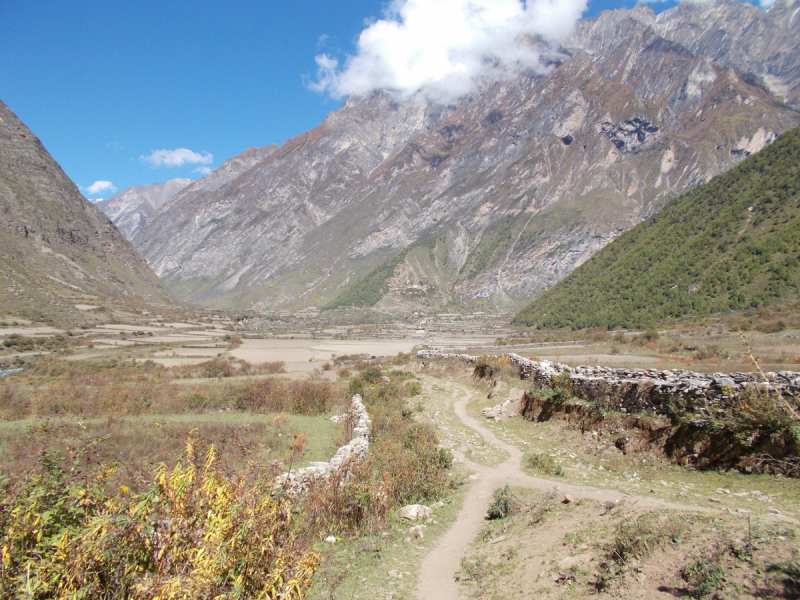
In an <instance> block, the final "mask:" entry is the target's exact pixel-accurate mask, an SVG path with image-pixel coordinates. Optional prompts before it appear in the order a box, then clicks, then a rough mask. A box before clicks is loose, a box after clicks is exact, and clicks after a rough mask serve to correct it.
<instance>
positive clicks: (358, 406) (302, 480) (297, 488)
mask: <svg viewBox="0 0 800 600" xmlns="http://www.w3.org/2000/svg"><path fill="white" fill-rule="evenodd" d="M342 418H344V419H346V420H348V421H349V422H350V423H352V424H353V438H352V439H351V440H350V441H349V442H348V443H347V444H345V445H344V446H342V447H340V448H339V449H338V450H337V451H336V454H334V455H333V458H331V460H330V462H312V463H311V464H310V465H309V466H307V467H303V468H302V469H295V470H294V471H289V472H288V473H285V474H283V475H281V476H280V477H279V480H278V483H279V485H280V486H281V487H287V486H288V487H289V489H290V490H291V491H293V492H301V491H303V490H305V489H307V488H308V485H309V484H310V483H311V482H312V481H314V480H316V479H326V478H328V477H330V476H331V475H333V474H335V473H341V472H345V471H346V469H347V468H349V467H352V466H353V465H354V464H357V463H359V462H361V461H362V460H364V457H365V456H366V455H367V450H368V449H369V426H370V424H371V423H372V421H371V420H370V418H369V414H368V413H367V408H366V407H365V406H364V402H363V399H362V398H361V395H360V394H355V395H354V396H353V398H352V400H351V401H350V409H349V410H348V412H347V413H346V414H345V415H342V417H337V418H336V419H335V420H337V421H338V420H342Z"/></svg>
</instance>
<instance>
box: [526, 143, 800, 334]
mask: <svg viewBox="0 0 800 600" xmlns="http://www.w3.org/2000/svg"><path fill="white" fill-rule="evenodd" d="M799 253H800V128H795V129H793V130H791V131H790V132H788V133H786V134H784V135H782V136H781V137H780V138H779V139H778V140H776V141H775V142H774V143H773V144H772V145H771V146H769V147H767V148H765V149H764V150H762V151H761V152H759V153H758V154H756V155H754V156H751V157H749V158H748V159H747V160H745V161H744V162H743V163H742V164H741V165H739V166H737V167H735V168H734V169H731V170H730V171H729V172H728V173H725V174H724V175H720V176H719V177H716V178H715V179H713V180H712V181H710V182H709V183H707V184H705V185H702V186H699V187H698V188H696V189H694V190H692V191H690V192H687V193H685V194H683V195H681V196H680V197H678V198H677V199H675V200H674V201H672V202H671V203H669V204H668V205H667V206H666V207H664V209H662V210H661V211H660V212H658V213H657V214H656V215H654V216H653V217H651V218H650V219H648V220H647V221H644V222H643V223H641V224H639V225H637V226H636V227H634V228H633V229H631V230H629V231H628V232H626V233H624V234H623V235H621V236H620V237H619V238H617V239H616V240H615V241H614V242H613V243H611V244H609V245H608V246H607V247H606V248H604V249H603V250H602V251H600V252H599V253H597V255H595V256H594V257H593V258H592V259H591V260H589V261H587V262H586V263H584V264H583V265H582V266H581V267H579V268H578V269H576V270H575V271H574V272H573V273H571V274H570V275H569V276H568V277H567V278H565V279H564V280H563V281H561V282H560V283H558V284H557V285H555V286H554V287H553V288H551V289H550V290H548V291H547V292H546V293H545V294H543V295H542V296H541V297H539V298H538V299H536V300H535V301H534V302H532V303H531V304H529V305H528V306H527V307H525V308H524V309H523V310H522V311H520V313H519V314H518V315H517V316H516V317H515V319H514V320H515V322H516V323H518V324H525V325H537V326H539V327H565V326H569V327H572V328H575V329H579V328H583V327H592V326H608V327H620V326H625V327H631V326H636V325H646V324H648V323H651V322H658V321H662V320H664V319H668V318H670V317H683V316H687V315H707V314H711V313H716V312H724V311H731V310H742V309H746V308H751V307H753V308H755V307H759V306H769V305H772V304H775V303H777V302H785V301H788V300H792V299H794V298H796V297H797V295H798V284H799V283H800V262H798V254H799Z"/></svg>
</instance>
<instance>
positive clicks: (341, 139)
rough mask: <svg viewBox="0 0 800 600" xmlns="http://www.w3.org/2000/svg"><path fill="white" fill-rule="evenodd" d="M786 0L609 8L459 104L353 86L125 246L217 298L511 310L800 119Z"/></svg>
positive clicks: (192, 289) (230, 304)
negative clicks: (540, 68) (305, 127)
mask: <svg viewBox="0 0 800 600" xmlns="http://www.w3.org/2000/svg"><path fill="white" fill-rule="evenodd" d="M795 5H796V2H787V1H780V2H777V3H776V4H775V5H774V6H773V7H772V9H770V10H769V11H767V12H765V11H762V10H760V9H757V8H755V7H753V6H751V5H749V4H742V3H738V2H735V1H733V0H715V1H713V2H708V3H703V4H690V3H683V4H681V5H679V6H678V7H675V8H673V9H669V10H667V11H665V12H663V13H661V14H660V15H658V17H656V16H655V14H654V13H653V11H652V10H651V9H649V8H646V7H643V6H639V7H636V8H635V9H632V10H616V11H609V12H604V13H601V14H600V15H599V16H598V17H596V18H593V19H586V20H584V21H580V22H579V23H578V25H577V28H576V30H575V31H574V32H573V34H572V35H571V36H570V37H569V38H568V39H566V40H563V41H562V43H561V44H560V45H559V44H554V43H552V42H547V41H545V40H541V39H537V40H534V39H530V40H528V42H527V43H529V44H532V45H534V47H536V48H537V50H538V51H539V52H540V54H541V56H542V62H543V64H547V65H548V66H547V68H546V70H545V71H544V72H542V73H536V72H525V73H523V74H521V75H519V76H517V77H515V78H511V79H504V80H501V81H497V82H487V83H486V85H485V86H484V87H483V88H482V89H481V90H480V91H479V92H476V93H474V94H473V95H472V96H469V97H467V98H465V99H463V100H462V101H461V102H459V103H458V104H457V105H441V104H437V103H435V102H433V101H431V100H429V99H427V98H426V97H425V96H424V95H423V94H417V95H415V96H414V97H411V98H408V99H402V98H398V97H396V96H394V95H392V94H390V93H387V92H376V93H374V94H371V95H367V96H362V97H350V98H348V99H347V100H346V101H345V103H344V105H343V106H342V107H341V108H340V109H338V110H336V111H334V112H332V113H330V114H329V115H328V117H327V118H326V119H325V120H324V121H323V123H322V124H320V125H319V126H318V127H316V128H314V129H312V130H310V131H308V132H306V133H303V134H301V135H299V136H297V137H295V138H293V139H291V140H288V141H287V142H285V143H284V144H283V145H282V146H281V147H280V148H275V147H272V148H271V149H270V151H268V152H265V154H264V155H263V156H259V157H257V160H253V161H251V162H246V163H245V164H244V165H243V166H242V169H241V170H240V171H230V172H229V177H227V178H223V179H224V182H222V183H220V184H219V185H212V186H209V187H208V188H203V185H204V184H203V181H204V179H208V178H213V177H215V173H216V172H214V173H212V174H211V175H209V176H208V177H207V178H204V179H201V180H199V181H198V182H195V183H194V184H192V185H190V186H188V187H187V188H185V189H184V190H182V191H181V192H179V193H178V194H177V195H176V196H175V197H174V198H172V200H171V201H169V202H168V203H167V204H166V205H165V207H164V208H163V209H162V210H161V211H160V212H159V213H158V214H157V215H156V216H155V217H153V218H150V219H149V220H148V222H147V223H146V224H145V225H144V226H143V227H141V228H140V229H138V230H137V231H136V232H134V234H133V238H132V241H133V243H134V245H135V246H136V247H137V249H138V250H139V251H140V252H141V253H142V255H143V256H144V257H145V258H146V260H147V261H148V264H149V265H150V266H151V267H152V268H153V270H154V271H155V272H156V273H157V274H158V276H159V277H160V278H161V279H162V281H164V283H166V285H167V286H168V287H169V288H170V289H171V290H172V291H173V293H175V294H176V295H177V296H178V297H180V298H183V299H185V300H188V301H191V302H197V303H200V304H203V305H207V306H211V307H218V308H237V309H254V310H275V309H290V310H291V309H300V308H303V307H306V306H317V307H322V306H326V305H327V307H329V308H330V307H334V306H343V305H355V306H374V307H375V308H377V309H379V310H385V311H390V312H395V311H401V312H406V311H410V310H412V309H414V308H416V307H422V308H424V309H426V310H427V309H433V308H442V307H448V306H450V307H466V308H472V309H479V308H484V307H491V308H494V309H501V310H514V309H516V308H519V307H520V306H522V305H523V304H525V303H526V302H527V301H528V300H529V299H530V298H532V297H535V296H537V295H539V294H541V293H542V292H543V291H545V290H546V289H548V288H549V287H551V286H552V285H553V284H554V283H556V282H557V281H559V280H560V279H562V278H563V277H565V276H566V275H567V274H568V273H569V272H571V271H572V270H573V269H574V268H575V267H576V266H578V265H580V264H581V263H583V262H584V261H586V260H587V259H588V258H589V257H590V256H592V255H593V254H594V253H595V252H597V251H598V250H600V249H601V248H602V247H604V246H605V245H607V244H608V243H609V242H610V241H612V240H613V239H615V238H616V237H617V236H618V235H619V234H620V233H622V232H623V231H625V230H627V229H629V228H631V227H632V226H634V225H636V224H637V223H638V222H640V221H642V220H643V219H645V218H647V217H648V216H650V215H652V214H654V213H655V212H656V211H658V210H659V209H660V208H661V207H662V206H664V204H666V203H667V202H668V201H669V200H670V199H672V198H674V197H675V196H677V195H678V194H679V193H681V192H683V191H685V190H687V189H689V188H692V187H694V186H696V185H698V184H700V183H704V182H706V181H708V180H710V179H711V178H712V177H714V176H716V175H718V174H720V173H723V172H725V171H727V170H728V169H730V168H731V167H733V166H734V165H736V164H738V163H739V162H741V160H742V159H743V158H745V157H746V156H748V155H750V154H753V153H755V152H757V151H758V150H760V149H761V148H763V147H764V146H766V145H768V144H769V143H771V142H772V141H773V140H774V139H776V137H777V136H778V135H780V134H781V133H783V132H785V131H788V130H789V129H791V128H792V127H793V126H795V125H796V124H798V123H800V112H799V111H798V98H799V97H798V82H799V81H800V79H799V78H798V73H799V72H800V71H799V70H798V69H800V58H798V57H800V49H799V48H798V40H799V39H800V29H798V28H799V27H800V25H798V23H800V21H798V20H797V19H794V14H795V11H794V8H796V7H795ZM722 31H724V32H730V34H728V33H726V34H725V35H724V36H723V37H722V38H720V34H719V32H722ZM232 160H234V159H232ZM367 281H370V282H371V284H370V285H371V286H372V287H373V288H375V289H376V290H377V293H374V294H366V296H368V297H366V296H365V297H361V296H364V294H361V293H360V292H359V290H360V289H361V288H362V287H363V286H364V283H365V282H367ZM376 286H377V287H376Z"/></svg>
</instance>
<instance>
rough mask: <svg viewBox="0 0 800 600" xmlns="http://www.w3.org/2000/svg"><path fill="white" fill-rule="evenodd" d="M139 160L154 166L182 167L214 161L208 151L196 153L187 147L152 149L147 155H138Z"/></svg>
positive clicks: (207, 163)
mask: <svg viewBox="0 0 800 600" xmlns="http://www.w3.org/2000/svg"><path fill="white" fill-rule="evenodd" d="M139 160H141V161H142V162H147V163H150V164H151V165H153V166H154V167H182V166H183V165H194V164H204V165H209V164H211V163H212V162H214V156H213V155H212V154H210V153H209V152H199V153H198V152H194V151H192V150H189V149H188V148H175V150H153V151H152V152H151V153H150V154H149V155H148V156H140V157H139Z"/></svg>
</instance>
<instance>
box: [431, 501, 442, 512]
mask: <svg viewBox="0 0 800 600" xmlns="http://www.w3.org/2000/svg"><path fill="white" fill-rule="evenodd" d="M443 507H444V502H442V501H441V500H439V501H438V502H434V503H433V504H431V506H430V508H431V510H439V509H440V508H443Z"/></svg>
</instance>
